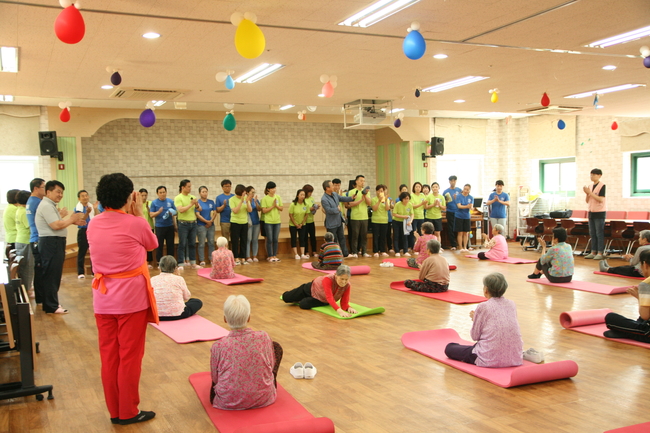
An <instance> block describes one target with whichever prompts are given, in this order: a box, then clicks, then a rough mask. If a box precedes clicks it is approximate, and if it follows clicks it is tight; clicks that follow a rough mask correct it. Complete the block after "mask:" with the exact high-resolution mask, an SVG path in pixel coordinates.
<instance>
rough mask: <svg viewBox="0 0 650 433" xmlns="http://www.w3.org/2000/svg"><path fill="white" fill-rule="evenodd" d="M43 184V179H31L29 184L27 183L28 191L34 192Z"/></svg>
mask: <svg viewBox="0 0 650 433" xmlns="http://www.w3.org/2000/svg"><path fill="white" fill-rule="evenodd" d="M43 182H45V179H41V178H40V177H36V178H34V179H32V181H31V182H29V191H30V192H34V190H35V189H36V188H38V187H40V186H41V185H43Z"/></svg>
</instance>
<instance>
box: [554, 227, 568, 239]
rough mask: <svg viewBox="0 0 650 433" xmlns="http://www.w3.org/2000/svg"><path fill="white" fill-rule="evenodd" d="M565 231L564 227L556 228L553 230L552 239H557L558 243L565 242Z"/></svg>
mask: <svg viewBox="0 0 650 433" xmlns="http://www.w3.org/2000/svg"><path fill="white" fill-rule="evenodd" d="M566 236H567V235H566V230H565V229H564V227H556V228H554V229H553V237H554V238H555V239H557V241H558V242H564V241H566Z"/></svg>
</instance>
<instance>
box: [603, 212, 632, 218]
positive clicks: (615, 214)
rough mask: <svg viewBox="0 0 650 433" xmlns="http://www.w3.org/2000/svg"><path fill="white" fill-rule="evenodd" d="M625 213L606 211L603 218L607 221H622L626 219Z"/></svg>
mask: <svg viewBox="0 0 650 433" xmlns="http://www.w3.org/2000/svg"><path fill="white" fill-rule="evenodd" d="M626 216H627V212H625V211H624V210H608V211H607V213H606V214H605V218H607V219H608V220H624V219H626Z"/></svg>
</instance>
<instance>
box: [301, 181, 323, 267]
mask: <svg viewBox="0 0 650 433" xmlns="http://www.w3.org/2000/svg"><path fill="white" fill-rule="evenodd" d="M302 190H303V191H305V203H307V208H308V210H309V212H308V215H307V223H306V224H305V226H306V227H307V236H306V237H305V238H306V239H307V241H306V242H305V251H304V254H305V255H307V256H309V252H308V250H307V247H309V246H311V252H312V254H313V255H314V257H318V252H319V250H317V249H316V224H315V223H314V215H315V214H316V211H317V210H318V208H319V207H320V204H318V203H316V200H315V199H314V197H313V196H312V194H313V193H314V187H313V186H311V185H309V184H307V185H305V186H303V187H302Z"/></svg>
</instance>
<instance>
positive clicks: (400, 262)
mask: <svg viewBox="0 0 650 433" xmlns="http://www.w3.org/2000/svg"><path fill="white" fill-rule="evenodd" d="M407 260H408V257H404V258H402V257H398V258H396V259H384V260H383V262H384V263H385V262H390V263H392V264H393V265H394V266H395V267H396V268H404V269H411V270H413V271H419V269H418V268H412V267H410V266H409V265H408V263H407V262H406V261H407ZM455 269H456V265H449V270H450V271H453V270H455Z"/></svg>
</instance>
